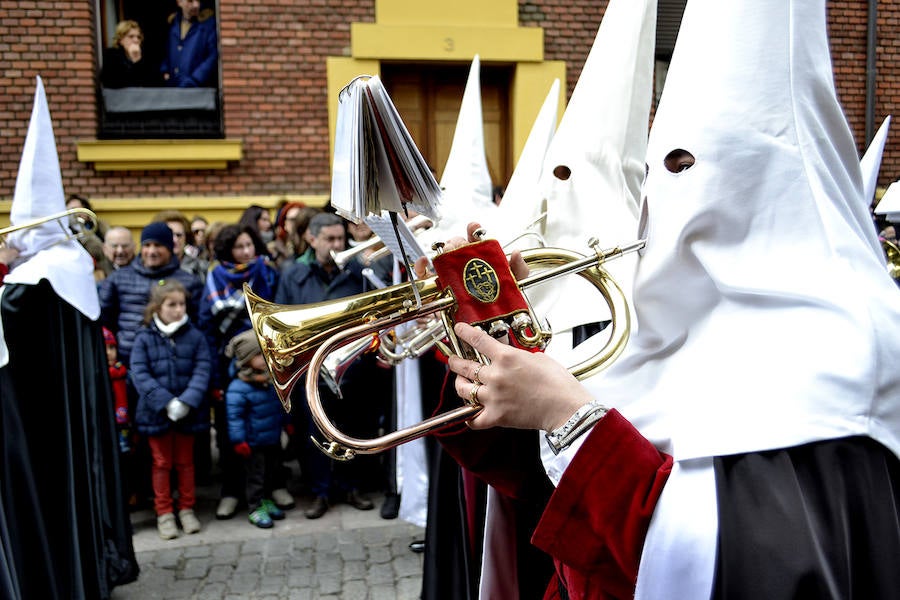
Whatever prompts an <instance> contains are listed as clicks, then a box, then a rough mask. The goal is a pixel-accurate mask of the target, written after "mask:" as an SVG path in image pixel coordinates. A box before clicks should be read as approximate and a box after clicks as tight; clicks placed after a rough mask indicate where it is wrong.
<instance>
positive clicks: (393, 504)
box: [381, 494, 400, 519]
mask: <svg viewBox="0 0 900 600" xmlns="http://www.w3.org/2000/svg"><path fill="white" fill-rule="evenodd" d="M398 514H400V494H387V495H386V496H385V497H384V504H382V505H381V518H382V519H396V518H397V515H398Z"/></svg>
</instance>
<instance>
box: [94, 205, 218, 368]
mask: <svg viewBox="0 0 900 600" xmlns="http://www.w3.org/2000/svg"><path fill="white" fill-rule="evenodd" d="M174 248H175V242H174V237H173V236H172V230H171V229H169V226H168V225H166V224H165V223H163V222H157V223H150V224H149V225H147V226H146V227H144V229H143V231H141V253H140V256H139V257H138V258H137V259H136V260H134V261H132V262H131V264H129V265H127V266H125V267H122V268H120V269H118V270H116V271H114V272H113V273H111V274H110V276H109V277H107V278H106V279H105V280H104V281H103V283H102V284H101V286H100V311H101V320H102V321H103V325H104V326H106V327H108V328H109V329H110V330H112V331H114V332H115V333H116V339H117V340H118V343H119V360H121V361H122V362H123V363H124V364H126V365H127V364H128V362H129V359H130V358H131V347H132V345H133V344H134V336H135V333H136V332H137V330H138V328H139V327H140V326H141V320H142V319H143V316H144V308H145V307H146V306H147V298H148V297H149V295H150V289H151V287H152V286H153V285H158V284H159V283H160V282H162V281H165V280H166V279H170V278H171V279H176V280H178V281H180V282H181V283H182V285H184V287H185V289H186V290H187V291H188V294H189V296H190V298H189V301H188V302H189V303H188V314H189V315H190V317H191V319H192V320H193V319H196V318H197V307H198V306H199V305H200V294H201V292H202V289H203V282H202V281H201V280H200V278H199V277H197V276H196V275H194V274H192V273H188V272H187V271H185V270H183V269H181V268H180V263H179V262H178V258H177V257H176V256H175V255H174V252H173V250H174Z"/></svg>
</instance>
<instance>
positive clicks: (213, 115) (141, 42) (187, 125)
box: [97, 0, 223, 139]
mask: <svg viewBox="0 0 900 600" xmlns="http://www.w3.org/2000/svg"><path fill="white" fill-rule="evenodd" d="M97 2H98V12H99V14H100V15H101V18H100V31H99V32H98V35H99V38H100V39H99V43H100V46H101V48H102V52H100V53H99V55H100V64H99V81H100V94H99V99H100V102H101V111H100V114H101V119H100V130H99V132H98V137H100V138H108V139H109V138H112V139H116V138H128V137H137V138H146V137H160V136H163V137H171V138H179V137H207V138H215V137H222V135H223V130H222V118H221V102H220V93H219V87H218V86H219V36H218V25H217V21H216V2H215V0H168V1H166V2H147V1H146V0H123V1H122V2H117V3H114V4H113V3H110V2H108V1H104V0H97Z"/></svg>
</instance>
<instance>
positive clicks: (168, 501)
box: [147, 430, 195, 515]
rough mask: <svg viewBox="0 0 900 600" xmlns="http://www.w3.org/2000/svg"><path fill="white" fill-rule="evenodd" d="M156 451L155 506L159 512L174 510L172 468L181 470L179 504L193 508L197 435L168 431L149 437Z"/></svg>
mask: <svg viewBox="0 0 900 600" xmlns="http://www.w3.org/2000/svg"><path fill="white" fill-rule="evenodd" d="M147 442H148V444H149V445H150V452H151V454H152V455H153V469H152V471H151V477H152V480H153V496H154V498H153V508H154V509H155V510H156V514H157V515H164V514H166V513H170V512H175V503H174V501H173V500H172V468H173V467H174V468H175V472H176V473H177V474H178V508H179V510H185V509H187V508H194V501H195V498H194V436H193V435H192V434H189V433H179V432H177V431H171V430H170V431H168V432H166V433H164V434H162V435H152V436H149V437H148V439H147Z"/></svg>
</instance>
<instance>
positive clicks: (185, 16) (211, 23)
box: [160, 0, 219, 87]
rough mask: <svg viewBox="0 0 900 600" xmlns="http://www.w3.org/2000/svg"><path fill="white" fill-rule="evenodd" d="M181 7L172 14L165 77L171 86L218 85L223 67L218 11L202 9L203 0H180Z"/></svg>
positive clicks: (162, 68)
mask: <svg viewBox="0 0 900 600" xmlns="http://www.w3.org/2000/svg"><path fill="white" fill-rule="evenodd" d="M178 7H179V8H180V9H181V10H180V11H176V12H175V13H173V14H172V16H171V17H169V22H170V24H171V25H170V27H169V35H168V39H167V40H166V57H165V58H164V59H163V62H162V64H161V65H160V71H161V72H162V76H163V79H164V80H165V81H166V84H167V85H169V86H171V87H214V86H215V85H216V80H217V76H218V66H219V48H218V41H217V34H216V19H215V16H214V13H213V11H212V10H210V9H205V10H203V11H201V10H200V0H178Z"/></svg>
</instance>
